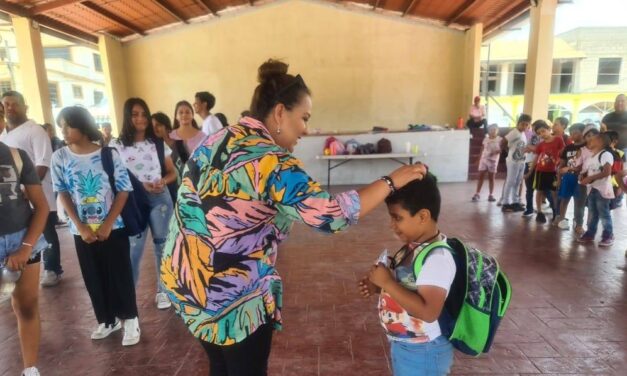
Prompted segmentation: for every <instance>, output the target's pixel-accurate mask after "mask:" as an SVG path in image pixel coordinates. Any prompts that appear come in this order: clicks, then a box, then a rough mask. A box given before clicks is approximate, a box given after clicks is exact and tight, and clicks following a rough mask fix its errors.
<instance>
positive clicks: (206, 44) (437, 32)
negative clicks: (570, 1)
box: [124, 0, 464, 131]
mask: <svg viewBox="0 0 627 376" xmlns="http://www.w3.org/2000/svg"><path fill="white" fill-rule="evenodd" d="M463 50H464V34H463V33H462V32H459V31H455V30H451V29H445V28H441V27H436V26H432V25H426V24H421V23H419V22H416V21H411V20H402V19H399V18H398V17H395V18H391V17H387V16H381V15H377V14H374V13H372V12H365V11H364V12H362V11H350V10H346V9H343V8H342V7H337V6H334V5H332V4H321V3H317V2H310V1H303V0H295V1H290V2H278V3H273V4H268V5H264V6H260V7H255V8H254V9H251V10H250V11H241V12H238V14H237V15H234V16H228V15H227V16H223V17H220V19H219V20H215V21H211V22H205V23H202V24H197V25H190V26H183V27H181V28H178V29H174V30H172V29H169V30H165V31H163V32H161V33H157V34H154V35H151V36H148V37H145V38H141V39H139V40H136V41H132V42H127V43H125V45H124V51H125V61H126V62H127V71H126V75H127V80H128V91H129V95H132V96H141V97H144V98H145V99H146V101H147V102H148V104H149V105H150V107H151V110H152V111H153V112H156V111H165V112H166V113H168V114H171V113H172V112H173V110H174V104H175V103H176V102H177V101H179V100H181V99H187V100H189V101H192V100H193V95H194V93H195V92H197V91H201V90H209V91H211V92H212V93H214V94H215V96H216V98H217V104H216V109H215V111H216V112H224V113H225V114H226V115H227V117H228V118H229V119H230V120H231V121H235V120H236V119H237V117H238V115H239V114H240V112H241V111H242V110H245V109H247V108H248V106H249V105H250V99H251V96H252V92H253V89H254V87H255V86H256V84H257V82H256V73H257V68H258V66H259V65H260V64H261V63H262V62H263V61H265V60H267V59H268V58H270V57H274V58H280V59H283V60H285V61H286V62H288V63H289V64H290V71H291V72H293V73H300V74H301V75H302V76H303V78H304V79H305V81H306V82H307V83H308V85H309V86H310V88H311V89H312V92H313V101H314V108H313V117H312V119H311V122H310V126H311V128H312V129H315V128H319V129H321V130H323V131H335V130H338V131H340V130H342V131H345V130H367V129H371V128H372V127H373V126H387V127H390V128H392V129H404V128H406V126H407V124H408V123H431V124H445V123H448V124H454V123H455V119H456V118H457V117H458V116H462V115H464V114H459V113H458V111H459V108H461V103H460V101H461V95H460V90H461V85H462V65H463Z"/></svg>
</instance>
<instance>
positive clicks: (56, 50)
mask: <svg viewBox="0 0 627 376" xmlns="http://www.w3.org/2000/svg"><path fill="white" fill-rule="evenodd" d="M44 58H46V59H65V60H69V61H72V54H71V53H70V48H69V47H44Z"/></svg>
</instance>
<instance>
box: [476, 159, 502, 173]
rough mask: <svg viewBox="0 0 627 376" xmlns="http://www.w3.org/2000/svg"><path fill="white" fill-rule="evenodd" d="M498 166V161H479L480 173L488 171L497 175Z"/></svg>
mask: <svg viewBox="0 0 627 376" xmlns="http://www.w3.org/2000/svg"><path fill="white" fill-rule="evenodd" d="M498 164H499V163H498V162H497V161H494V160H490V159H486V158H481V159H480V160H479V172H483V171H488V172H490V173H496V169H497V167H498Z"/></svg>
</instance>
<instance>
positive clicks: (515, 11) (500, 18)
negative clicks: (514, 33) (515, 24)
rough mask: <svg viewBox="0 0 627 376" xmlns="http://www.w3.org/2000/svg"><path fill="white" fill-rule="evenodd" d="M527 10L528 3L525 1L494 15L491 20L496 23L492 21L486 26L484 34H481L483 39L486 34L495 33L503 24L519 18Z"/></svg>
mask: <svg viewBox="0 0 627 376" xmlns="http://www.w3.org/2000/svg"><path fill="white" fill-rule="evenodd" d="M528 9H529V3H528V2H526V1H523V2H521V3H520V4H518V5H516V6H515V7H513V8H510V9H509V10H507V11H505V12H502V13H500V14H498V15H496V16H495V17H494V18H493V19H495V20H496V21H494V22H492V23H490V24H489V25H487V26H486V28H485V29H484V32H483V36H484V38H485V37H486V36H487V35H488V34H490V33H492V32H493V31H495V30H496V29H498V28H499V27H501V26H503V25H504V24H506V23H508V22H509V21H511V20H512V19H514V18H515V17H517V16H519V15H520V14H522V13H523V12H525V11H527V10H528Z"/></svg>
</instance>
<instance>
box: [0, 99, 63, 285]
mask: <svg viewBox="0 0 627 376" xmlns="http://www.w3.org/2000/svg"><path fill="white" fill-rule="evenodd" d="M2 104H3V105H4V109H5V114H6V119H7V127H6V129H5V130H4V132H2V134H0V141H2V142H4V143H5V144H7V145H8V146H11V147H14V148H19V149H22V150H24V151H25V152H26V154H28V156H29V157H30V159H31V160H32V161H33V164H34V165H35V169H36V170H37V175H38V176H39V179H40V180H41V187H42V189H43V191H44V195H45V196H46V201H48V206H49V207H50V214H49V215H48V221H47V222H46V228H45V229H44V236H45V238H46V240H47V241H48V243H49V244H50V246H49V248H48V249H46V250H45V251H44V255H43V259H44V275H43V277H42V279H41V285H42V286H54V285H56V284H58V283H59V280H60V279H61V274H62V273H63V269H62V268H61V254H60V246H59V237H58V236H57V231H56V229H55V225H56V224H57V220H58V218H57V203H56V200H55V197H54V192H53V190H52V180H51V177H50V171H49V169H50V160H51V159H52V143H51V142H50V138H49V137H48V133H46V131H45V130H44V129H43V128H42V127H41V126H39V124H37V123H35V122H34V121H33V120H30V119H28V117H27V116H26V111H27V109H28V107H27V106H26V102H25V101H24V96H22V94H20V93H18V92H17V91H7V92H5V93H4V94H3V95H2Z"/></svg>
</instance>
